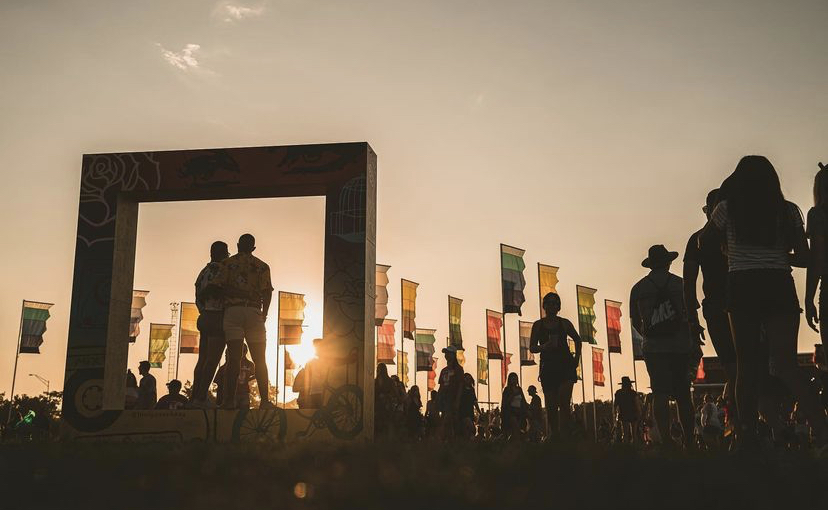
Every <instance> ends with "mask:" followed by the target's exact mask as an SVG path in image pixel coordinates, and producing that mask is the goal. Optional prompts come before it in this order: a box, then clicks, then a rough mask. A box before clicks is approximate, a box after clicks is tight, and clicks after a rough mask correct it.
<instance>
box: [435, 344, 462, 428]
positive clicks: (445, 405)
mask: <svg viewBox="0 0 828 510" xmlns="http://www.w3.org/2000/svg"><path fill="white" fill-rule="evenodd" d="M443 354H445V356H446V366H445V368H443V369H442V370H440V377H439V379H438V382H439V385H440V387H439V388H438V390H437V396H438V398H439V402H440V414H441V418H442V424H443V435H444V437H445V438H447V439H453V438H454V437H455V435H456V434H458V433H459V432H460V403H461V402H460V400H461V398H462V396H463V386H464V384H465V383H464V381H463V373H464V372H463V367H461V366H460V363H458V362H457V348H456V347H455V346H453V345H450V346H448V347H445V348H443Z"/></svg>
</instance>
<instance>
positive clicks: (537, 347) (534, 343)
mask: <svg viewBox="0 0 828 510" xmlns="http://www.w3.org/2000/svg"><path fill="white" fill-rule="evenodd" d="M540 328H541V322H540V321H536V322H535V323H534V324H532V333H531V334H530V335H529V352H535V353H537V352H541V351H542V350H543V347H542V346H541V344H540Z"/></svg>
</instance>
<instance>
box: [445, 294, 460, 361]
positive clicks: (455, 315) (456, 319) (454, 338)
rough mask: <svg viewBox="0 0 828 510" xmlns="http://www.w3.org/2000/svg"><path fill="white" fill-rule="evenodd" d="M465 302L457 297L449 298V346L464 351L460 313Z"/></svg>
mask: <svg viewBox="0 0 828 510" xmlns="http://www.w3.org/2000/svg"><path fill="white" fill-rule="evenodd" d="M462 305H463V300H462V299H460V298H456V297H451V296H449V297H448V307H449V308H448V310H449V345H453V346H455V347H457V349H458V350H462V349H463V334H462V333H461V331H460V313H461V308H462Z"/></svg>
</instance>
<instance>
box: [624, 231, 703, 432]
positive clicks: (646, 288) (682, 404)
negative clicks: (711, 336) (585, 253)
mask: <svg viewBox="0 0 828 510" xmlns="http://www.w3.org/2000/svg"><path fill="white" fill-rule="evenodd" d="M676 257H678V252H674V251H667V249H666V248H665V247H664V246H663V245H660V244H658V245H655V246H652V247H650V250H649V253H648V255H647V258H646V259H644V261H643V262H641V265H642V266H643V267H646V268H649V269H650V273H649V274H648V275H647V276H645V277H644V278H642V279H641V280H640V281H639V282H638V283H636V284H635V285H634V286H633V288H632V291H631V292H630V320H631V321H632V325H633V327H634V328H635V329H636V330H637V331H638V332H639V333H641V335H642V336H643V338H644V341H643V349H642V350H643V351H644V362H645V364H646V365H647V372H648V373H649V375H650V386H651V387H652V390H653V417H654V418H655V422H656V425H657V426H658V431H659V433H660V435H661V439H662V443H664V442H666V441H669V438H670V397H671V396H672V397H673V398H675V399H676V404H677V405H678V414H679V421H680V422H681V428H682V432H683V433H684V445H685V446H686V447H690V446H691V445H692V444H693V423H694V421H695V419H694V416H695V410H694V409H693V402H692V401H691V399H690V380H691V374H694V369H695V368H696V367H698V362H699V359H701V350H700V349H701V348H700V345H699V344H698V342H696V345H695V346H694V345H693V341H692V340H691V334H690V328H689V324H688V322H687V313H686V311H685V307H684V296H683V291H684V286H683V283H682V280H681V278H680V277H679V276H676V275H674V274H672V273H670V264H671V263H672V262H673V260H675V259H676ZM691 355H692V356H691Z"/></svg>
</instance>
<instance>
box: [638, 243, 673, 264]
mask: <svg viewBox="0 0 828 510" xmlns="http://www.w3.org/2000/svg"><path fill="white" fill-rule="evenodd" d="M676 257H678V252H677V251H667V248H665V247H664V245H663V244H656V245H653V246H650V250H649V251H648V252H647V258H646V259H644V260H642V261H641V265H642V266H644V267H650V268H651V267H653V266H660V265H663V264H666V263H667V262H672V261H674V260H676Z"/></svg>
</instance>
